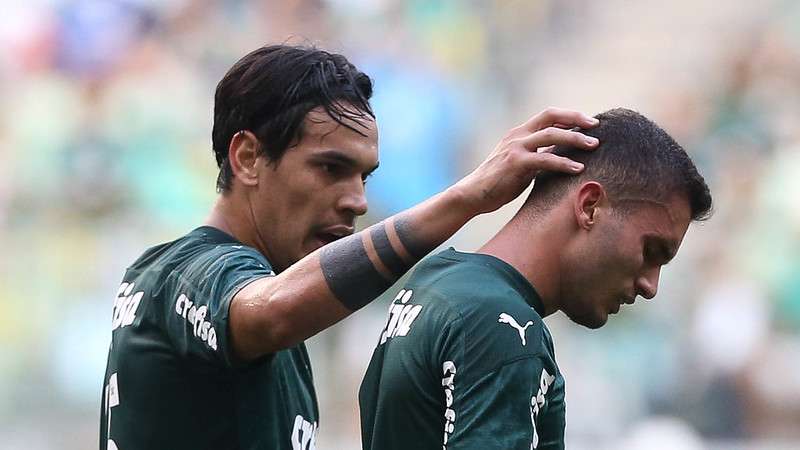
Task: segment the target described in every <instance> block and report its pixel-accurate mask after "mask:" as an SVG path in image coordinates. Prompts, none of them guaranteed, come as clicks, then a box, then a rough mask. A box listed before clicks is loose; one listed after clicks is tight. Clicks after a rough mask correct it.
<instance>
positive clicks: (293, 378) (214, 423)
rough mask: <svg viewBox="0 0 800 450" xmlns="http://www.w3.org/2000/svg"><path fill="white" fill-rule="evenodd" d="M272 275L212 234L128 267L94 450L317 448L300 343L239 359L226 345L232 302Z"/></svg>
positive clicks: (242, 249)
mask: <svg viewBox="0 0 800 450" xmlns="http://www.w3.org/2000/svg"><path fill="white" fill-rule="evenodd" d="M271 275H274V273H273V272H272V270H271V267H270V264H269V262H268V261H267V260H266V259H265V258H264V257H263V256H262V255H261V254H260V253H259V252H258V251H256V250H255V249H253V248H251V247H247V246H245V245H243V244H241V243H240V242H238V241H236V240H235V239H234V238H233V237H231V236H229V235H228V234H226V233H223V232H222V231H220V230H218V229H216V228H212V227H200V228H198V229H196V230H194V231H192V232H191V233H189V234H188V235H186V236H184V237H182V238H180V239H178V240H176V241H173V242H170V243H166V244H162V245H159V246H157V247H153V248H151V249H149V250H147V251H146V252H145V253H144V255H142V256H141V257H140V258H139V259H138V260H137V261H136V262H135V263H134V264H133V265H131V266H130V267H129V268H128V270H127V271H126V273H125V276H124V278H123V283H122V285H121V287H120V289H119V292H118V294H117V299H116V300H115V307H114V314H113V317H112V329H113V331H112V339H111V348H110V349H109V354H108V366H107V369H106V375H105V380H104V390H103V405H102V408H101V423H100V448H101V449H106V448H108V449H113V448H115V447H116V448H119V449H120V450H136V449H171V450H177V449H256V448H258V449H287V450H289V449H292V450H295V449H303V450H307V449H310V448H313V442H312V441H313V440H314V437H315V433H316V427H317V420H318V407H317V400H316V396H315V393H314V388H313V384H312V375H311V365H310V363H309V360H308V354H307V352H306V348H305V346H304V345H303V344H302V343H301V344H300V345H298V346H296V347H293V348H290V349H287V350H283V351H280V352H277V353H275V354H273V355H270V356H267V357H265V358H262V359H260V360H258V361H256V362H254V363H251V364H237V363H236V362H235V361H234V358H233V356H232V354H231V348H230V346H229V344H228V329H227V325H228V307H229V305H230V301H231V299H232V298H233V296H234V295H235V294H236V292H238V291H239V290H240V289H241V288H243V287H244V286H246V285H247V284H248V283H250V282H252V281H253V280H255V279H258V278H262V277H265V276H271ZM109 415H110V420H109ZM109 424H110V430H111V431H110V432H109ZM112 441H113V442H112ZM293 441H294V442H293Z"/></svg>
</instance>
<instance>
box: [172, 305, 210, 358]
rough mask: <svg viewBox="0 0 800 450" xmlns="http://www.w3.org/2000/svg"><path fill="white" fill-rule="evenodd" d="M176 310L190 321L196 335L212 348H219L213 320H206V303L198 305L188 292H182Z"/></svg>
mask: <svg viewBox="0 0 800 450" xmlns="http://www.w3.org/2000/svg"><path fill="white" fill-rule="evenodd" d="M175 312H176V313H178V315H179V316H181V317H183V318H184V319H186V321H187V322H189V324H190V325H191V326H192V331H193V332H194V335H195V336H197V337H198V338H199V339H200V340H201V341H203V342H205V343H206V344H208V346H209V347H211V348H212V349H214V350H216V349H217V331H216V330H215V329H214V327H212V326H211V322H209V321H207V320H206V314H208V307H207V306H206V305H202V306H200V307H197V306H195V304H194V303H193V302H192V301H191V300H189V297H187V296H186V294H181V295H180V296H179V297H178V300H177V301H176V302H175Z"/></svg>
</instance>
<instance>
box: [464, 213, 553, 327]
mask: <svg viewBox="0 0 800 450" xmlns="http://www.w3.org/2000/svg"><path fill="white" fill-rule="evenodd" d="M555 221H556V218H555V214H546V215H545V216H544V217H540V218H538V219H535V221H534V220H532V219H531V218H529V217H527V215H526V212H525V211H524V210H521V211H520V212H518V213H517V215H516V216H515V217H514V218H513V219H511V221H510V222H508V223H507V224H506V225H505V226H504V227H503V228H502V229H501V230H500V231H499V232H498V233H497V234H496V235H495V236H494V237H493V238H492V239H490V240H489V242H487V243H486V244H484V245H483V247H481V248H480V249H479V250H478V252H479V253H484V254H487V255H492V256H494V257H496V258H499V259H501V260H503V261H505V262H506V263H508V264H509V265H511V266H512V267H513V268H515V269H516V270H517V271H518V272H519V273H521V274H522V276H524V277H525V278H526V279H527V280H528V281H529V282H530V283H531V284H532V285H533V287H534V288H536V292H537V293H538V294H539V296H540V297H541V299H542V304H543V305H544V310H545V312H544V315H545V316H548V315H550V314H552V313H554V312H556V311H558V310H559V309H560V304H559V302H560V292H559V286H560V275H559V274H560V269H559V252H558V249H559V248H561V242H560V240H559V238H560V237H559V236H558V235H551V234H550V233H548V232H547V231H545V230H558V229H559V228H557V227H556V226H555Z"/></svg>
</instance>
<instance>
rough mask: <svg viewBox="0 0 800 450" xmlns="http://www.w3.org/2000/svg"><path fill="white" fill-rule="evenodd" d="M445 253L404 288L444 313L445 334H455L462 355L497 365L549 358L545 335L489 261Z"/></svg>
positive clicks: (522, 300) (420, 269) (512, 285)
mask: <svg viewBox="0 0 800 450" xmlns="http://www.w3.org/2000/svg"><path fill="white" fill-rule="evenodd" d="M451 255H453V253H452V252H449V253H448V252H442V253H440V254H438V255H435V256H433V257H431V258H428V259H427V260H426V261H424V262H423V263H421V264H420V266H419V267H418V268H417V269H416V271H415V272H414V274H413V275H412V277H411V278H410V279H409V282H408V283H407V284H406V288H407V289H411V290H413V291H414V298H415V299H424V300H422V301H425V302H426V303H428V304H430V307H431V308H432V309H436V310H444V311H445V312H446V313H447V314H446V317H448V318H449V319H450V321H451V323H450V324H449V327H448V328H449V332H450V333H453V334H454V335H459V336H461V338H460V339H458V341H457V342H459V343H460V344H459V345H462V346H464V350H465V351H466V352H467V354H470V353H472V354H476V355H484V357H486V358H487V361H489V360H491V361H494V362H495V363H497V364H501V363H502V362H503V361H506V360H511V359H514V358H525V357H531V356H536V355H543V354H549V350H548V347H549V346H548V344H547V343H548V341H549V332H548V331H547V329H546V327H545V325H544V322H543V321H542V318H541V316H540V315H539V314H538V313H537V312H536V310H535V309H534V308H532V307H531V306H530V305H529V304H528V302H527V301H526V299H525V297H524V296H523V293H521V292H520V290H519V287H518V286H517V285H516V284H515V280H513V279H511V278H509V276H508V274H507V273H505V272H503V271H502V270H497V268H496V267H493V265H492V263H491V261H489V263H488V264H484V260H482V258H468V259H464V258H457V257H455V258H451V257H450V256H451ZM417 301H420V300H417Z"/></svg>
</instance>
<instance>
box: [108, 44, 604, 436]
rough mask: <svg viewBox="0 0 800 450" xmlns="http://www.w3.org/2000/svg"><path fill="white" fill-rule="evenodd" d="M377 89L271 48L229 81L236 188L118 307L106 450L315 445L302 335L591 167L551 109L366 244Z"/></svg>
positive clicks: (230, 166) (228, 125) (164, 252)
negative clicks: (529, 196)
mask: <svg viewBox="0 0 800 450" xmlns="http://www.w3.org/2000/svg"><path fill="white" fill-rule="evenodd" d="M371 94H372V82H371V80H370V79H369V77H368V76H367V75H365V74H364V73H362V72H360V71H359V70H358V69H356V68H355V67H354V66H353V65H352V64H350V63H349V62H348V61H347V60H346V59H345V58H344V57H343V56H341V55H336V54H331V53H328V52H325V51H322V50H318V49H314V48H306V47H292V46H284V45H277V46H268V47H264V48H260V49H258V50H256V51H254V52H252V53H250V54H248V55H246V56H245V57H243V58H242V59H241V60H240V61H238V62H237V63H236V64H235V65H234V66H233V67H232V68H231V69H230V70H229V71H228V73H227V74H226V75H225V76H224V78H223V79H222V81H220V83H219V85H218V86H217V91H216V97H215V106H214V127H213V135H212V143H213V150H214V154H215V156H216V160H217V164H218V165H219V168H220V172H219V177H218V179H217V188H218V191H219V192H220V195H219V197H218V199H217V201H216V203H215V205H214V206H213V208H212V210H211V214H210V216H209V218H208V220H207V222H206V223H205V224H204V225H203V226H200V227H199V228H196V229H195V230H193V231H191V232H189V233H188V234H186V235H185V236H183V237H180V238H178V239H176V240H174V241H172V242H168V243H165V244H161V245H158V246H156V247H153V248H150V249H149V250H147V251H145V252H144V254H143V255H142V256H141V257H139V259H137V260H136V261H135V262H133V263H132V264H131V265H130V267H129V268H128V270H127V271H126V273H125V275H124V277H123V281H122V284H121V285H120V287H119V290H118V292H117V296H116V300H115V301H114V309H113V319H112V330H113V331H112V340H111V348H110V350H109V356H108V365H107V369H106V375H105V380H104V392H103V403H102V409H101V423H100V448H101V449H117V448H119V449H122V450H135V449H170V450H179V449H193V450H197V449H256V448H259V449H278V450H284V449H285V450H289V449H292V450H297V449H302V450H309V449H313V448H314V442H315V437H316V433H317V419H318V417H317V416H318V408H317V400H316V396H315V393H314V386H313V383H312V375H311V366H310V363H309V359H308V354H307V353H306V348H305V346H304V344H303V340H304V339H306V338H308V337H309V336H312V335H314V334H315V333H317V332H319V331H321V330H323V329H324V328H326V327H328V326H330V325H332V324H334V323H336V322H337V321H339V320H341V319H342V318H344V317H346V316H347V315H349V314H351V313H352V312H353V311H355V310H357V309H359V308H360V307H362V306H363V305H364V304H366V303H368V302H369V301H371V300H372V299H373V298H375V297H376V296H378V295H379V294H380V293H381V292H382V291H384V290H385V289H387V288H388V287H389V286H390V285H391V283H392V282H394V281H395V280H396V279H397V278H398V277H399V276H400V275H402V274H403V273H404V272H405V271H406V270H408V269H409V268H410V267H411V266H412V265H413V264H414V263H415V262H416V261H417V260H418V259H419V258H421V257H422V256H424V255H425V254H426V253H428V252H429V251H431V250H432V249H433V248H434V247H436V246H437V245H439V244H440V243H441V242H443V241H444V240H445V239H447V238H448V237H449V236H451V235H452V234H453V233H454V232H455V231H456V230H458V228H459V227H461V226H462V225H463V224H464V223H466V222H467V221H468V220H469V219H470V218H472V217H474V216H475V215H477V214H480V213H484V212H488V211H492V210H494V209H497V208H499V207H500V206H502V205H503V204H505V203H507V202H509V201H510V200H512V199H513V198H515V197H516V196H518V195H519V194H520V193H521V192H522V190H523V189H524V188H525V187H526V186H527V185H529V184H530V182H531V180H532V179H533V177H534V175H535V174H536V173H537V172H538V171H539V170H548V171H553V170H554V171H562V172H566V173H569V174H577V173H579V172H580V171H581V170H582V165H581V164H576V163H575V162H574V161H572V160H570V159H569V158H566V157H561V156H557V155H553V154H551V153H549V152H542V151H538V149H540V148H547V147H548V146H551V145H554V144H570V145H573V146H576V147H580V148H583V149H587V150H588V149H592V148H594V147H596V145H597V143H598V141H597V139H596V138H593V137H588V136H586V135H584V134H582V133H580V132H577V131H572V130H569V129H567V128H568V127H574V126H580V127H591V126H593V125H594V124H596V123H597V121H596V120H595V119H593V118H591V117H588V116H585V115H583V114H580V113H577V112H573V111H566V110H557V109H549V110H547V111H545V112H543V113H541V114H538V115H536V116H533V117H532V118H531V119H530V120H528V121H527V122H526V123H524V124H523V125H521V126H519V127H516V128H514V129H513V130H511V132H510V133H509V134H508V135H507V136H506V137H505V138H504V139H503V140H501V141H500V143H499V144H498V145H497V147H496V148H495V149H494V151H493V152H492V153H491V154H490V155H489V157H488V158H487V159H486V161H484V162H483V163H482V164H481V165H480V166H479V167H478V168H477V169H476V170H475V171H473V172H472V173H471V174H469V175H468V176H466V177H465V178H464V179H462V180H461V181H459V182H458V183H456V184H455V185H453V186H451V187H450V188H448V189H447V190H445V191H444V192H442V193H440V194H438V195H436V196H434V197H432V198H430V199H429V200H427V201H425V202H423V203H421V204H419V205H417V206H415V207H413V208H411V209H409V210H407V211H405V212H402V213H400V214H398V215H395V216H393V217H390V218H388V219H386V220H385V221H383V222H381V223H378V224H376V225H374V226H372V227H370V228H368V229H366V230H364V231H362V232H359V233H355V234H354V222H355V219H356V217H357V216H360V215H362V214H364V213H365V212H366V211H367V202H366V199H365V196H364V189H365V185H364V183H365V181H366V179H367V177H368V176H369V174H370V173H371V172H372V171H373V170H375V168H377V166H378V134H377V127H376V124H375V118H374V115H373V113H372V109H371V108H370V105H369V98H370V96H371Z"/></svg>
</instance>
